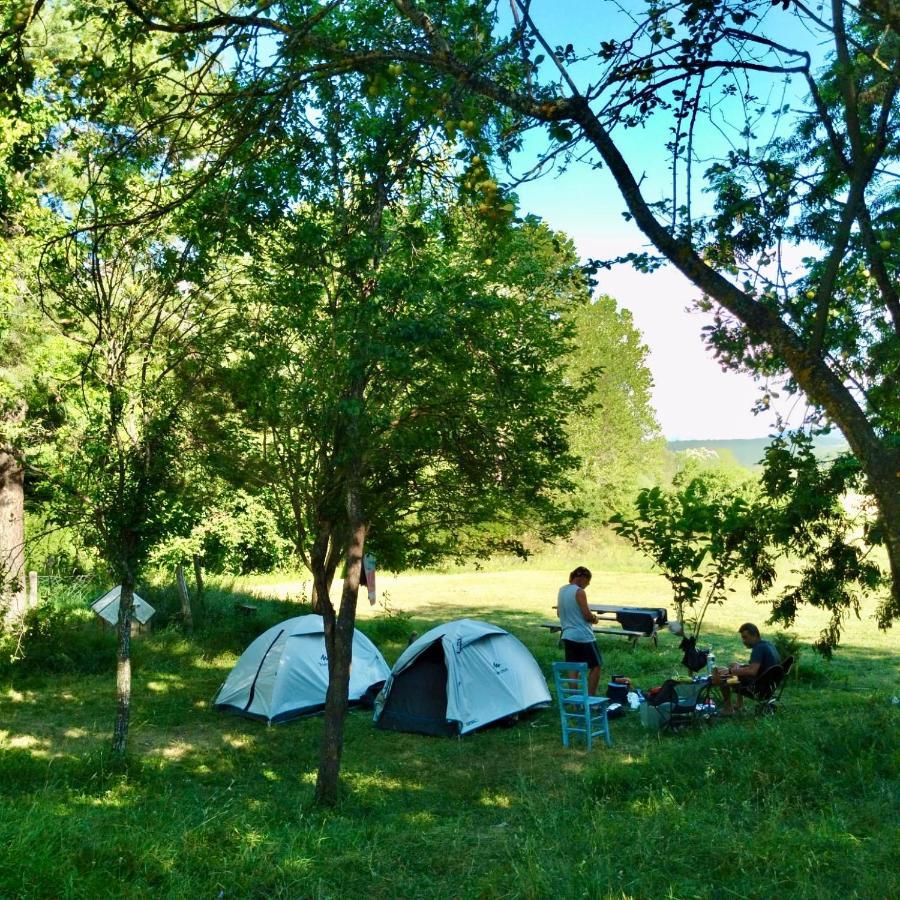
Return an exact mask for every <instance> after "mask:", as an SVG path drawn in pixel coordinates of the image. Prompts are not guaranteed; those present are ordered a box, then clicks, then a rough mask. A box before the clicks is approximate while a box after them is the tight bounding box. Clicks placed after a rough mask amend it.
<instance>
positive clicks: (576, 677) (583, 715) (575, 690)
mask: <svg viewBox="0 0 900 900" xmlns="http://www.w3.org/2000/svg"><path fill="white" fill-rule="evenodd" d="M587 676H588V666H587V663H583V662H578V663H571V662H555V663H553V682H554V684H555V686H556V699H557V701H558V703H559V718H560V722H561V723H562V742H563V747H568V746H569V735H570V734H583V735H584V739H585V741H586V742H587V748H588V750H590V749H591V746H592V744H593V741H594V738H595V737H600V736H602V737H603V739H604V740H605V741H606V745H607V746H608V747H612V735H611V734H610V733H609V721H608V720H607V718H606V708H607V707H608V706H609V702H610V701H609V698H608V697H591V696H590V695H589V694H588V682H587Z"/></svg>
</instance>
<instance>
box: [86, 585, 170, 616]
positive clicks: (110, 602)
mask: <svg viewBox="0 0 900 900" xmlns="http://www.w3.org/2000/svg"><path fill="white" fill-rule="evenodd" d="M121 594H122V585H121V584H120V585H118V586H117V587H114V588H113V589H112V590H111V591H107V592H106V593H105V594H104V595H103V596H102V597H101V598H100V599H99V600H95V601H94V602H93V603H92V604H91V609H92V610H93V611H94V612H95V613H97V615H98V616H100V618H101V619H103V620H104V621H105V622H109V624H110V625H115V624H116V623H117V622H118V621H119V597H120V596H121ZM155 612H156V610H155V609H154V608H153V607H152V606H151V605H150V604H149V603H148V602H147V601H146V600H144V599H142V598H141V597H139V596H138V595H137V594H135V595H134V618H135V619H137V621H138V622H140V624H141V625H146V624H147V623H148V622H149V621H150V619H151V618H153V614H154V613H155Z"/></svg>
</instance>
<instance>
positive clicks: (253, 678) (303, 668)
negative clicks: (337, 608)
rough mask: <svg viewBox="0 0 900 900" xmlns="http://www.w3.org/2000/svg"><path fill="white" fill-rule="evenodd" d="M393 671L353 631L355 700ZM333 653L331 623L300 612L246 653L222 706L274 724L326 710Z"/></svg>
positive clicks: (229, 681) (220, 698)
mask: <svg viewBox="0 0 900 900" xmlns="http://www.w3.org/2000/svg"><path fill="white" fill-rule="evenodd" d="M388 675H390V669H389V668H388V665H387V663H386V662H385V661H384V657H383V656H382V655H381V653H380V652H379V650H378V648H377V647H376V646H375V645H374V644H373V643H372V642H371V641H370V640H369V639H368V638H367V637H366V636H365V635H364V634H363V633H362V632H361V631H356V630H354V632H353V659H352V662H351V665H350V693H349V701H350V703H351V704H360V703H363V702H364V701H365V699H366V697H367V695H369V696H371V694H373V693H374V691H375V690H376V689H377V687H378V686H380V685H381V684H383V683H384V681H385V680H386V679H387V677H388ZM327 690H328V655H327V653H326V651H325V627H324V625H323V623H322V617H321V616H317V615H308V616H296V617H295V618H293V619H287V620H285V621H284V622H281V623H280V624H278V625H274V626H273V627H272V628H270V629H268V631H264V632H263V633H262V634H261V635H260V636H259V637H258V638H256V640H254V641H253V642H252V643H251V644H250V646H249V647H247V649H246V650H245V651H244V652H243V654H242V655H241V658H240V659H239V660H238V661H237V662H236V663H235V664H234V668H233V669H232V670H231V672H230V673H229V675H228V678H227V679H226V680H225V684H223V685H222V688H221V690H220V691H219V693H218V695H217V697H216V699H215V701H214V705H215V707H216V709H223V710H230V711H231V712H236V713H239V714H240V715H242V716H247V717H248V718H251V719H261V720H262V721H263V722H267V723H269V724H270V725H271V724H273V723H275V722H285V721H287V720H288V719H294V718H297V717H298V716H303V715H309V714H311V713H316V712H320V711H321V710H322V709H324V708H325V693H326V691H327Z"/></svg>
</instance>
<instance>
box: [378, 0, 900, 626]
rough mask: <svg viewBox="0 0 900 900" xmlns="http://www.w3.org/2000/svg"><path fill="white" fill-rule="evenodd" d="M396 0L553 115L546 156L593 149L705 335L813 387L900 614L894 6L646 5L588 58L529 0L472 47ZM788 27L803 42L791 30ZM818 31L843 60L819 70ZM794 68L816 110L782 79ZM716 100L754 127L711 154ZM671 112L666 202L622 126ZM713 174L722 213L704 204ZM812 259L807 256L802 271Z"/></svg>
mask: <svg viewBox="0 0 900 900" xmlns="http://www.w3.org/2000/svg"><path fill="white" fill-rule="evenodd" d="M394 5H395V6H396V8H397V9H398V10H399V11H400V13H401V14H402V15H403V16H404V17H405V18H406V20H407V21H408V22H409V23H410V25H411V26H412V27H413V28H414V29H415V33H416V37H415V38H411V37H410V36H409V35H408V34H404V33H403V32H402V31H400V30H399V29H392V30H391V31H390V34H391V39H390V40H388V41H384V42H383V47H384V51H385V53H386V54H390V55H392V56H393V57H394V58H397V59H409V60H413V59H415V60H416V61H417V62H418V63H419V64H422V63H423V62H426V61H427V63H428V65H430V66H431V67H432V68H433V69H434V70H436V71H439V72H442V73H445V74H446V75H448V76H450V77H452V78H453V79H454V80H455V81H456V82H457V83H458V84H460V85H465V88H466V90H467V91H472V92H475V93H477V94H479V95H480V96H482V97H486V98H490V99H491V100H493V101H494V102H496V103H498V104H500V105H502V106H503V107H504V108H506V109H508V110H510V111H512V113H513V114H514V115H516V116H518V117H519V120H520V121H521V123H522V125H523V126H528V125H531V124H536V123H541V124H544V125H545V126H546V129H547V133H548V135H549V137H550V139H551V141H552V147H551V149H550V151H549V152H548V155H547V157H546V160H547V161H548V162H549V161H552V160H553V159H557V158H562V159H567V158H569V159H570V158H572V157H574V156H575V155H579V153H580V150H579V145H581V144H582V143H583V144H585V145H587V147H589V148H593V150H594V151H595V152H596V154H597V157H596V159H597V162H598V163H602V164H603V166H604V167H605V168H606V169H607V170H608V171H609V173H610V174H611V176H612V178H613V179H614V181H615V183H616V185H617V186H618V188H619V191H620V192H621V195H622V198H623V201H624V203H625V206H626V208H627V215H628V217H629V218H632V219H633V220H634V222H635V223H636V224H637V226H638V227H639V228H640V229H641V231H642V232H643V233H644V235H645V236H646V237H647V238H648V239H649V241H650V242H651V243H652V245H653V247H654V248H655V249H656V251H658V253H659V256H658V257H655V258H653V257H651V256H649V255H647V254H633V255H632V256H631V259H632V261H633V262H634V263H635V264H636V265H638V267H640V268H642V269H649V268H653V267H655V266H656V265H658V264H660V262H662V261H667V262H669V263H671V264H672V265H674V266H675V267H676V268H677V269H678V270H679V271H681V272H682V273H683V274H684V275H685V276H686V277H687V278H689V279H690V280H691V281H692V282H693V283H694V284H695V285H696V286H697V287H698V289H699V290H700V291H702V293H703V295H704V298H705V299H704V300H703V304H704V305H707V306H710V307H711V308H714V309H716V310H718V316H717V321H716V324H715V325H714V326H713V327H712V329H711V330H710V332H709V334H708V338H709V342H710V344H711V346H712V347H713V348H714V349H715V351H716V352H717V354H718V355H719V358H720V359H721V360H722V361H723V362H724V363H725V364H727V365H731V366H736V367H740V368H745V369H748V370H750V371H751V372H753V373H754V374H756V375H759V376H761V377H772V376H775V377H780V376H786V377H787V379H788V380H787V389H788V390H789V391H793V390H801V391H803V392H804V393H805V395H806V396H807V397H808V398H809V400H810V401H811V402H812V404H813V405H814V407H815V409H816V411H817V414H818V415H821V416H825V417H827V418H828V419H829V420H830V421H832V422H833V423H835V424H836V425H837V426H838V427H839V428H840V429H841V431H842V432H843V433H844V435H845V437H846V438H847V440H848V442H849V443H850V446H851V448H852V449H853V451H854V453H855V454H856V456H857V458H858V459H859V461H860V466H861V468H862V471H863V472H864V473H865V477H866V484H867V490H869V491H870V492H871V494H872V495H873V496H874V497H875V498H876V501H877V504H878V508H879V512H880V515H881V521H882V526H883V527H882V530H881V532H880V533H881V535H883V539H884V542H885V544H886V546H887V550H888V556H889V559H890V564H891V568H892V572H893V593H892V600H891V602H890V604H889V606H888V607H886V609H889V610H890V611H891V612H890V615H883V616H882V623H887V622H888V621H889V620H891V619H893V618H894V617H895V616H896V615H898V614H900V490H898V472H900V465H898V459H900V442H898V440H897V411H898V409H900V400H898V395H897V389H898V388H897V385H898V384H900V379H898V378H897V372H898V358H897V348H898V346H900V340H898V335H900V302H898V299H897V288H896V284H897V260H898V258H900V257H898V255H897V252H896V250H897V248H896V246H895V242H894V241H893V240H892V235H893V231H894V230H895V224H896V223H895V222H894V219H895V217H896V188H895V187H894V186H893V180H892V175H891V174H890V171H891V165H892V163H893V162H894V161H895V160H896V158H897V155H898V150H900V147H898V143H897V134H898V133H900V130H898V128H897V110H898V104H897V92H898V89H900V75H898V66H897V58H898V57H897V54H898V49H900V38H898V35H897V32H896V31H895V30H894V29H893V28H892V27H891V25H890V20H889V19H886V18H884V16H885V13H884V11H883V10H881V8H880V7H864V8H859V9H858V8H856V7H854V6H853V5H852V4H849V3H845V2H841V0H835V2H834V3H832V4H830V9H829V10H828V12H827V13H826V14H824V16H822V17H820V16H819V15H817V14H816V13H814V12H811V11H809V10H808V9H807V8H806V7H805V6H804V5H803V4H800V3H793V4H784V5H783V6H782V7H781V8H780V9H779V8H778V7H777V6H775V7H773V5H772V4H771V3H769V2H768V0H766V2H753V0H738V2H725V3H716V4H709V3H705V2H700V0H697V2H687V3H684V4H679V5H678V6H675V7H672V8H670V9H665V10H664V9H661V8H659V7H658V5H656V4H648V6H647V10H646V14H645V15H644V16H637V17H635V19H634V20H633V23H632V24H631V25H630V26H629V27H628V28H627V29H626V30H625V33H624V34H623V35H622V36H619V35H616V36H608V35H605V34H601V35H598V36H597V38H596V40H595V41H594V43H593V46H590V45H589V46H590V48H589V49H588V50H586V51H580V50H578V49H576V48H575V46H574V43H575V36H573V43H572V44H569V45H566V46H562V45H560V46H558V47H553V46H551V45H550V44H549V43H548V42H547V40H546V39H545V37H544V36H543V34H542V32H541V29H540V26H539V24H538V23H537V16H538V10H537V8H536V7H535V6H534V5H533V4H525V3H522V2H519V0H516V2H515V3H514V11H515V13H516V15H515V19H516V27H515V28H514V30H513V32H512V33H511V34H506V35H502V34H501V35H499V36H498V37H497V38H496V39H495V40H494V41H492V42H490V43H489V45H488V44H486V43H485V41H484V38H483V37H482V38H481V39H480V41H478V42H479V43H480V47H479V51H480V52H479V53H477V54H476V53H475V46H474V44H475V42H476V41H477V40H478V38H477V37H476V36H474V35H473V34H472V33H470V32H467V31H465V30H460V29H458V28H457V27H456V22H455V21H453V19H452V17H451V16H450V15H448V14H446V13H445V12H444V11H443V9H441V8H439V7H438V5H436V4H430V3H413V2H406V0H395V4H394ZM494 21H496V20H494ZM789 25H790V30H791V33H792V35H794V34H795V35H796V36H797V39H796V42H794V41H793V38H792V37H788V38H785V37H784V34H783V32H784V31H786V30H787V28H788V26H789ZM795 26H796V27H795ZM820 41H827V42H828V43H829V44H830V47H831V54H830V56H829V57H828V58H827V60H826V62H825V64H824V65H823V66H822V67H821V70H820V71H819V72H817V71H816V69H815V67H814V64H813V62H812V60H813V58H814V57H815V58H820V57H821V54H822V51H821V50H820V43H819V42H820ZM597 47H599V50H598V49H596V48H597ZM534 51H537V55H533V52H534ZM585 59H589V60H591V61H592V62H593V64H594V66H593V68H591V69H590V72H591V74H590V75H588V76H587V78H588V80H589V81H590V84H589V85H587V84H585V86H584V87H579V85H578V84H577V82H576V78H577V77H578V75H577V74H576V72H577V71H578V68H577V67H578V64H579V63H581V62H583V61H584V60H585ZM542 63H545V65H543V66H542V65H541V64H542ZM723 78H727V81H723ZM795 79H797V80H799V83H800V90H801V91H803V92H804V93H805V95H806V96H805V101H804V102H802V103H799V104H792V103H791V102H789V101H788V102H787V103H785V99H786V97H785V99H781V98H782V96H784V95H782V94H781V93H779V92H776V91H773V90H771V87H773V86H775V85H777V84H779V83H782V84H791V83H792V82H793V81H794V80H795ZM723 93H724V96H725V98H726V100H725V101H720V98H721V96H722V94H723ZM763 97H769V98H771V99H770V100H768V101H767V100H763V99H761V98H763ZM776 98H777V99H776ZM720 102H725V103H729V104H730V105H729V107H728V109H729V116H730V117H732V118H735V119H736V120H737V123H738V128H737V129H736V130H735V139H734V140H733V141H732V143H731V146H730V147H727V149H726V150H725V151H724V152H723V153H722V154H721V159H719V160H713V161H711V162H710V161H709V156H710V153H711V152H715V150H714V146H707V147H706V148H705V150H704V152H703V154H700V153H699V152H698V146H699V142H700V141H701V140H703V141H704V143H705V144H707V143H708V141H707V140H706V138H705V137H703V135H704V134H706V133H707V132H709V125H708V123H709V117H710V115H711V112H710V111H711V110H713V109H715V108H716V107H717V106H718V105H719V103H720ZM767 113H772V114H774V115H775V116H776V117H777V127H776V132H775V136H774V137H772V138H771V139H769V138H764V137H762V135H761V134H760V123H761V121H762V119H763V117H764V116H765V115H766V114H767ZM663 115H668V116H670V119H669V122H670V123H671V132H670V133H671V135H672V137H671V140H670V141H669V143H668V144H667V150H668V152H669V157H670V168H671V176H672V177H671V185H672V189H671V191H670V193H669V195H668V196H664V197H662V198H661V199H655V198H653V197H652V195H651V196H648V189H647V188H645V187H644V186H642V185H641V183H640V182H639V181H638V179H637V178H636V177H635V174H634V171H633V166H632V165H631V164H630V163H629V158H628V157H629V151H628V150H627V149H626V146H627V142H626V141H625V140H624V139H623V138H621V137H620V135H621V133H622V131H623V129H624V130H627V129H629V128H634V127H640V126H643V125H645V124H646V123H648V121H650V120H651V119H657V118H659V117H661V116H663ZM703 127H706V132H702V131H701V128H703ZM514 133H515V129H511V130H510V131H508V132H506V134H507V135H512V134H514ZM758 134H759V136H758ZM498 146H499V147H500V148H501V149H502V148H503V146H504V134H503V133H501V134H500V135H498ZM506 146H516V141H515V139H514V138H513V137H508V139H506ZM701 158H702V159H703V160H706V162H704V163H702V165H704V166H705V171H703V172H702V173H699V174H698V173H697V171H696V169H697V165H698V163H699V162H700V160H701ZM701 186H702V187H703V188H705V189H706V190H708V191H710V192H711V195H712V199H713V209H706V208H704V207H703V205H702V204H701V203H700V202H699V200H698V197H697V190H698V187H701ZM651 190H652V185H651ZM788 248H792V249H791V250H790V251H788ZM801 248H802V249H801ZM807 248H809V250H807ZM801 252H807V257H808V258H807V259H806V260H805V261H804V262H803V263H802V264H799V265H798V264H797V262H796V261H795V257H796V256H799V255H800V253H801Z"/></svg>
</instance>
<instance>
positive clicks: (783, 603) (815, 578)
mask: <svg viewBox="0 0 900 900" xmlns="http://www.w3.org/2000/svg"><path fill="white" fill-rule="evenodd" d="M761 483H762V489H763V494H762V496H761V498H760V500H759V502H758V503H757V505H756V513H755V514H756V516H757V518H758V519H759V521H760V522H761V523H762V527H763V528H764V530H765V533H766V534H767V536H768V542H769V545H770V547H771V548H772V551H771V552H772V553H773V554H777V555H780V556H783V557H786V558H787V559H791V560H797V559H799V560H800V562H799V566H798V567H797V568H795V569H794V571H793V573H792V576H791V578H792V580H793V583H792V584H790V585H789V586H787V587H786V588H784V589H783V590H782V592H781V593H780V594H779V595H778V596H777V597H776V598H775V599H774V600H773V601H772V618H771V621H773V622H779V623H781V624H783V625H788V626H789V625H792V624H793V622H794V619H795V617H796V615H797V611H798V609H799V608H800V606H801V605H802V604H804V603H808V604H810V605H812V606H815V607H819V608H820V609H823V610H825V611H827V612H828V614H829V616H830V618H829V622H828V624H827V625H826V627H825V628H824V629H823V631H822V633H821V635H820V637H819V641H818V642H817V644H816V649H817V650H819V651H820V652H821V653H823V654H825V655H826V656H830V655H831V653H832V651H833V649H834V648H835V647H836V646H837V644H838V642H839V641H840V636H841V629H842V625H843V622H844V620H845V618H846V617H847V615H849V614H851V613H852V614H855V615H856V616H859V609H860V599H861V598H862V597H864V596H865V595H867V594H871V593H875V592H876V591H877V590H878V589H879V588H881V587H883V582H884V574H883V573H882V571H881V569H880V567H879V566H878V564H877V563H876V562H875V561H874V560H873V559H872V553H871V551H872V546H873V544H876V543H878V542H879V541H878V536H877V535H873V534H872V533H871V532H872V530H873V529H878V528H880V527H881V523H880V522H879V521H878V518H877V516H876V515H874V514H873V510H871V509H870V508H869V506H870V504H866V503H863V504H861V505H860V504H859V500H860V498H861V497H864V494H862V493H861V491H862V488H863V486H864V478H863V475H862V472H861V471H860V466H859V462H858V460H857V459H856V458H855V457H854V456H852V455H851V454H843V455H841V456H839V457H838V458H837V459H834V460H822V459H818V458H817V457H816V455H815V452H814V450H813V442H812V439H811V438H810V437H809V436H808V435H806V434H803V433H802V432H801V433H797V434H792V435H789V436H786V437H785V436H782V437H779V438H778V439H777V440H775V441H773V442H772V444H771V445H770V446H769V447H768V448H767V450H766V456H765V460H764V463H763V474H762V478H761ZM879 614H880V615H881V616H883V617H888V616H889V615H890V610H889V606H888V605H887V604H885V605H884V606H882V608H881V609H880V613H879Z"/></svg>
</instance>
